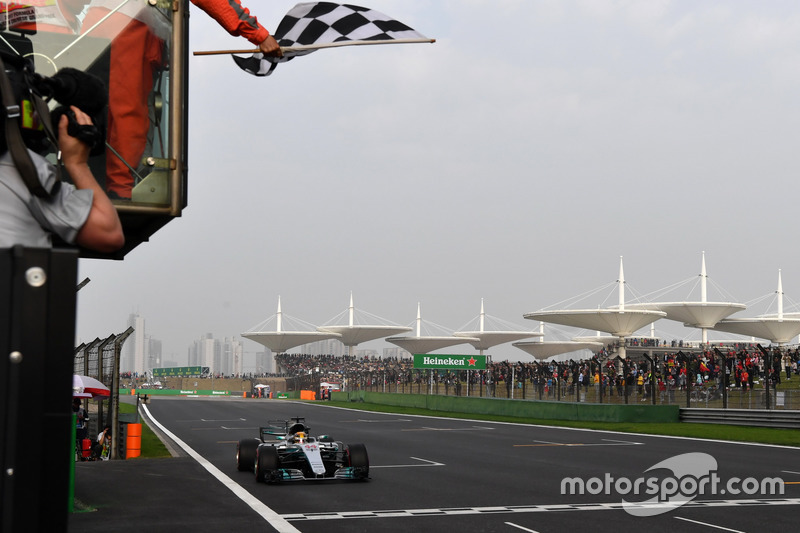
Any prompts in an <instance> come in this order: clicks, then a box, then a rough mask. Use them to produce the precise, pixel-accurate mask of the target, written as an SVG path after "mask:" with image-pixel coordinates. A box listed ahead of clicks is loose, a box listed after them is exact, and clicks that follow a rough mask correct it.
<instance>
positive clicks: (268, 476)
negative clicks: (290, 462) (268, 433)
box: [255, 445, 281, 483]
mask: <svg viewBox="0 0 800 533" xmlns="http://www.w3.org/2000/svg"><path fill="white" fill-rule="evenodd" d="M280 463H281V460H280V457H279V456H278V450H276V449H275V448H274V447H272V446H268V445H262V446H259V447H258V449H257V450H256V466H255V471H256V481H258V482H259V483H267V482H269V481H272V480H273V478H274V477H275V475H276V473H277V472H278V469H280Z"/></svg>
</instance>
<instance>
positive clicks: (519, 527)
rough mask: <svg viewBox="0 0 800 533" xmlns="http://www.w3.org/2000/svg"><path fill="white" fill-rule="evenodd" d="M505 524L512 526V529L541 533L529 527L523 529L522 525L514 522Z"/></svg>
mask: <svg viewBox="0 0 800 533" xmlns="http://www.w3.org/2000/svg"><path fill="white" fill-rule="evenodd" d="M505 524H506V525H507V526H511V527H515V528H517V529H521V530H522V531H527V532H528V533H539V532H538V531H535V530H533V529H528V528H527V527H522V526H521V525H519V524H515V523H514V522H506V523H505Z"/></svg>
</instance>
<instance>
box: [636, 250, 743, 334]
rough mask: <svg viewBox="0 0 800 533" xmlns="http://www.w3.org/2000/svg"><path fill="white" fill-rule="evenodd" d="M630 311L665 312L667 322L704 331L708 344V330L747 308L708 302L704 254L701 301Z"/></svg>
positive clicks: (655, 304) (640, 306)
mask: <svg viewBox="0 0 800 533" xmlns="http://www.w3.org/2000/svg"><path fill="white" fill-rule="evenodd" d="M628 308H630V309H650V310H654V311H663V312H665V313H666V314H667V316H666V317H665V318H666V319H667V320H674V321H676V322H682V323H683V324H684V325H685V326H687V327H694V328H699V329H701V330H702V343H703V344H708V330H709V329H711V328H713V327H714V326H715V325H716V324H717V323H718V322H719V321H720V320H723V319H725V318H728V317H729V316H730V315H732V314H734V313H737V312H739V311H741V310H743V309H746V308H747V306H745V305H744V304H740V303H733V302H709V301H708V274H707V273H706V254H705V252H703V254H702V261H701V266H700V301H697V302H661V303H659V302H653V303H642V304H628Z"/></svg>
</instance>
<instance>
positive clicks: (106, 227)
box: [58, 106, 125, 252]
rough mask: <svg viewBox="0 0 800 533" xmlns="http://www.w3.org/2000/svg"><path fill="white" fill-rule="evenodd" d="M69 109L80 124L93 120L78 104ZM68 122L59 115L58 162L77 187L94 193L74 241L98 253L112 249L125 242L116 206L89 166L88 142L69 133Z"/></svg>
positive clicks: (89, 122) (65, 116)
mask: <svg viewBox="0 0 800 533" xmlns="http://www.w3.org/2000/svg"><path fill="white" fill-rule="evenodd" d="M70 109H71V110H72V112H73V113H74V115H75V120H76V121H77V123H78V124H79V125H84V124H91V123H92V119H91V118H90V117H89V115H87V114H86V113H84V112H83V111H81V110H80V109H78V108H77V107H75V106H70ZM68 125H69V119H68V118H67V115H62V116H61V119H60V120H59V122H58V148H59V150H61V161H62V162H63V163H64V168H65V169H66V170H67V172H68V173H69V176H70V177H71V178H72V183H74V184H75V187H76V188H78V189H91V190H92V191H93V193H94V194H93V196H92V209H91V211H90V212H89V218H87V219H86V222H85V223H84V224H83V227H82V228H81V229H80V231H79V232H78V236H77V238H76V242H77V243H78V244H80V245H81V246H84V247H86V248H90V249H92V250H97V251H99V252H115V251H117V250H119V249H120V248H122V246H123V244H125V234H124V233H123V232H122V223H121V222H120V221H119V215H117V209H116V208H115V207H114V204H112V203H111V200H109V199H108V196H107V195H106V192H105V191H104V190H103V188H102V187H100V185H99V184H98V183H97V180H96V179H95V178H94V175H93V174H92V171H91V169H89V163H88V161H89V150H90V147H89V145H87V144H86V143H84V142H82V141H80V140H78V139H76V138H75V137H73V136H71V135H70V134H69V132H68V131H67V128H68Z"/></svg>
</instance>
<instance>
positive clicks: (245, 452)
mask: <svg viewBox="0 0 800 533" xmlns="http://www.w3.org/2000/svg"><path fill="white" fill-rule="evenodd" d="M259 444H261V441H260V440H258V439H242V440H240V441H239V444H238V445H237V446H236V469H237V470H239V471H240V472H252V471H253V467H254V466H255V464H256V450H257V449H258V445H259Z"/></svg>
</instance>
